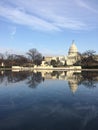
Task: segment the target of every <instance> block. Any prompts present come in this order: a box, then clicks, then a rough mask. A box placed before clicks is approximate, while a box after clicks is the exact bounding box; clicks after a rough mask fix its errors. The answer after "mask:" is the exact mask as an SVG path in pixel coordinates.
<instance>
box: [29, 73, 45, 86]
mask: <svg viewBox="0 0 98 130" xmlns="http://www.w3.org/2000/svg"><path fill="white" fill-rule="evenodd" d="M42 81H44V79H43V78H42V75H41V72H36V73H34V72H33V73H32V75H31V76H30V77H29V78H28V82H27V84H28V86H29V87H31V88H36V86H38V84H40V83H41V82H42Z"/></svg>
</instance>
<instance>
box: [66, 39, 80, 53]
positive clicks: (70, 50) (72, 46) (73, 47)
mask: <svg viewBox="0 0 98 130" xmlns="http://www.w3.org/2000/svg"><path fill="white" fill-rule="evenodd" d="M77 52H78V49H77V47H76V45H75V43H74V41H73V42H72V45H71V47H70V48H69V52H68V54H69V55H75V54H77Z"/></svg>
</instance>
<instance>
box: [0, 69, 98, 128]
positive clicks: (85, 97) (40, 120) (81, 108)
mask: <svg viewBox="0 0 98 130" xmlns="http://www.w3.org/2000/svg"><path fill="white" fill-rule="evenodd" d="M0 130H98V72H93V71H88V72H87V71H83V72H78V71H77V72H74V71H34V72H10V71H5V72H3V71H1V72H0Z"/></svg>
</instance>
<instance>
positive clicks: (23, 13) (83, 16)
mask: <svg viewBox="0 0 98 130" xmlns="http://www.w3.org/2000/svg"><path fill="white" fill-rule="evenodd" d="M12 5H13V6H12ZM80 7H83V8H85V9H86V11H87V12H86V11H85V12H84V10H83V9H82V8H80ZM89 11H91V12H93V13H95V14H93V13H91V12H89ZM96 13H97V10H96V9H94V8H93V7H91V6H90V4H87V3H86V2H84V1H83V0H62V1H60V0H47V1H46V0H17V1H11V0H4V1H3V2H2V3H1V6H0V16H2V17H3V18H6V19H8V20H10V21H11V22H14V23H16V24H20V25H25V26H28V27H30V28H32V29H35V30H36V29H37V30H44V31H60V30H62V29H71V30H83V29H88V28H93V24H92V23H95V25H97V21H95V18H96V17H98V16H97V15H96ZM91 19H93V21H92V20H91ZM90 21H91V22H90Z"/></svg>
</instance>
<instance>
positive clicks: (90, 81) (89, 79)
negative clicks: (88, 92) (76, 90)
mask: <svg viewBox="0 0 98 130" xmlns="http://www.w3.org/2000/svg"><path fill="white" fill-rule="evenodd" d="M82 77H83V78H82V81H81V83H82V84H83V85H84V86H86V87H88V88H94V87H96V83H97V81H98V72H95V71H86V72H85V71H83V72H82Z"/></svg>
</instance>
